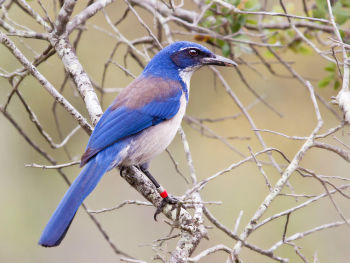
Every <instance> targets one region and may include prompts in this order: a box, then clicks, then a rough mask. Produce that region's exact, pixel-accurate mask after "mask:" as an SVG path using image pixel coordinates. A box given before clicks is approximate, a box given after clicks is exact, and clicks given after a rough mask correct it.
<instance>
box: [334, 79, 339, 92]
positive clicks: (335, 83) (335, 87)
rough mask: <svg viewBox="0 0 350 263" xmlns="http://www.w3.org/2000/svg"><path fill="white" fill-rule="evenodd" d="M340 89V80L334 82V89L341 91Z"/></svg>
mask: <svg viewBox="0 0 350 263" xmlns="http://www.w3.org/2000/svg"><path fill="white" fill-rule="evenodd" d="M339 87H340V82H339V79H337V80H336V81H334V84H333V89H335V90H337V89H339Z"/></svg>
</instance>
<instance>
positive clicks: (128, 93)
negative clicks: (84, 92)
mask: <svg viewBox="0 0 350 263" xmlns="http://www.w3.org/2000/svg"><path fill="white" fill-rule="evenodd" d="M203 65H219V66H235V65H236V63H235V62H233V61H232V60H229V59H227V58H224V57H221V56H217V55H215V54H213V53H212V52H211V51H210V50H208V49H207V48H205V47H203V46H201V45H199V44H196V43H191V42H185V41H183V42H175V43H173V44H171V45H169V46H167V47H166V48H164V49H163V50H161V51H160V52H159V53H158V54H157V55H155V56H154V58H153V59H152V60H151V61H150V62H149V63H148V65H147V66H146V67H145V69H144V71H143V72H142V74H141V75H140V76H139V77H138V78H137V79H135V80H134V81H133V82H132V83H131V84H130V85H129V86H127V87H126V88H125V89H123V91H122V92H120V94H119V95H118V96H117V97H116V99H115V100H114V102H113V103H112V104H111V105H110V106H109V107H108V109H107V110H106V112H105V113H104V114H103V115H102V117H101V119H100V121H99V122H98V123H97V125H96V127H95V129H94V131H93V133H92V135H91V137H90V139H89V142H88V145H87V147H86V151H85V153H84V154H83V156H82V158H81V164H80V166H81V167H82V166H84V165H85V167H84V168H83V170H82V171H81V172H80V174H79V176H78V177H77V178H76V179H75V180H74V182H73V184H72V185H71V186H70V188H69V189H68V191H67V192H66V194H65V195H64V197H63V199H62V200H61V202H60V203H59V205H58V207H57V208H56V210H55V212H54V213H53V215H52V216H51V219H50V221H49V222H48V224H47V225H46V227H45V229H44V231H43V233H42V235H41V238H40V240H39V244H40V245H42V246H45V247H53V246H58V245H59V244H60V243H61V241H62V239H63V238H64V236H65V234H66V232H67V230H68V228H69V226H70V224H71V222H72V220H73V218H74V215H75V213H76V211H77V210H78V208H79V206H80V205H81V204H82V202H83V200H84V199H85V198H86V197H87V196H88V195H89V194H90V193H91V191H92V190H93V189H94V188H95V187H96V185H97V183H98V182H99V181H100V179H101V177H102V176H103V175H104V174H105V173H106V172H107V171H109V170H111V169H112V168H114V167H118V168H120V169H121V168H123V167H126V166H131V165H136V166H139V167H140V168H141V169H142V171H143V172H144V173H145V174H146V175H147V176H148V177H149V179H150V180H151V181H152V182H153V184H154V185H155V186H156V188H157V190H158V192H159V194H160V195H161V197H162V198H163V201H165V202H170V203H172V202H173V201H174V200H173V199H171V198H170V197H169V196H168V194H167V193H166V191H165V189H164V188H162V187H161V186H160V185H159V184H158V183H157V181H156V180H155V179H154V178H153V177H152V176H151V174H150V173H149V172H148V171H147V169H146V167H147V163H148V162H149V161H150V160H151V159H152V158H153V157H155V156H156V155H158V154H160V153H161V152H163V151H164V150H165V148H166V147H168V145H169V144H170V142H171V141H172V140H173V138H174V136H175V134H176V132H177V130H178V128H179V127H180V124H181V120H182V118H183V116H184V114H185V110H186V106H187V102H188V97H189V94H188V93H189V88H190V78H191V76H192V73H193V72H194V71H195V70H196V69H198V68H200V67H201V66H203ZM162 203H163V202H162Z"/></svg>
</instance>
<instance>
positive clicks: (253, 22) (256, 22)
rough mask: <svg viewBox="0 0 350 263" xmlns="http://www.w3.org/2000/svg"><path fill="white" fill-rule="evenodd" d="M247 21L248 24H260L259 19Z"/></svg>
mask: <svg viewBox="0 0 350 263" xmlns="http://www.w3.org/2000/svg"><path fill="white" fill-rule="evenodd" d="M246 23H247V24H250V25H257V24H258V21H257V20H253V19H247V20H246Z"/></svg>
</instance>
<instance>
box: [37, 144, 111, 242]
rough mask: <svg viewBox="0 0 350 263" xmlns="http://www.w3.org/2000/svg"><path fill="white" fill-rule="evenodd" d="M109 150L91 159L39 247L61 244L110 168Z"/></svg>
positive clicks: (63, 202) (52, 219)
mask: <svg viewBox="0 0 350 263" xmlns="http://www.w3.org/2000/svg"><path fill="white" fill-rule="evenodd" d="M109 148H111V147H109ZM113 148H114V147H113ZM106 150H107V151H106ZM109 150H110V149H108V148H107V149H105V150H103V151H102V152H100V153H99V154H98V155H97V156H95V157H93V158H92V159H90V160H89V162H88V163H87V164H86V166H85V167H84V168H83V170H82V171H81V172H80V174H79V175H78V177H77V178H76V179H75V180H74V182H73V184H72V185H71V186H70V187H69V189H68V191H67V192H66V194H65V195H64V197H63V199H62V200H61V202H60V203H59V205H58V207H57V208H56V210H55V212H54V213H53V215H52V216H51V218H50V221H49V222H48V223H47V225H46V227H45V229H44V231H43V233H42V234H41V237H40V240H39V245H42V246H44V247H54V246H58V245H59V244H60V243H61V241H62V239H63V238H64V236H65V235H66V233H67V231H68V228H69V226H70V224H71V223H72V220H73V218H74V215H75V213H76V212H77V210H78V208H79V206H80V205H81V204H82V203H83V201H84V199H85V198H86V197H87V196H88V195H89V194H90V193H91V191H92V190H94V188H95V187H96V185H97V183H98V182H99V181H100V179H101V177H102V176H103V174H104V173H106V172H107V170H108V169H109V168H110V165H111V163H112V160H111V159H112V158H111V155H109V154H110V151H109ZM106 155H107V156H106ZM108 155H109V156H108ZM114 156H115V155H114ZM104 157H107V158H104ZM108 157H109V158H108Z"/></svg>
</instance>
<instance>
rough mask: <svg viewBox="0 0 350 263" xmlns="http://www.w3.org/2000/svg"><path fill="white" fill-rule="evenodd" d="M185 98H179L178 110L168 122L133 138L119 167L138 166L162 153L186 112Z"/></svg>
mask: <svg viewBox="0 0 350 263" xmlns="http://www.w3.org/2000/svg"><path fill="white" fill-rule="evenodd" d="M186 104H187V101H186V98H185V95H184V94H183V95H182V96H181V98H180V108H179V111H178V112H177V113H176V115H175V116H174V117H173V118H171V119H170V120H166V121H163V122H161V123H159V124H157V125H155V126H152V127H149V128H147V129H145V130H143V131H142V132H140V134H138V135H137V136H135V138H133V139H132V140H131V142H130V144H129V145H128V146H127V148H126V149H125V151H124V154H125V157H124V158H123V157H122V160H123V161H121V163H120V165H123V166H128V165H139V164H143V163H146V162H148V161H150V160H151V159H152V158H154V157H155V156H157V155H158V154H160V153H162V152H163V151H164V150H165V149H166V148H167V147H168V146H169V144H170V143H171V141H172V140H173V139H174V137H175V135H176V132H177V131H178V129H179V127H180V125H181V121H182V118H183V116H184V114H185V111H186Z"/></svg>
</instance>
